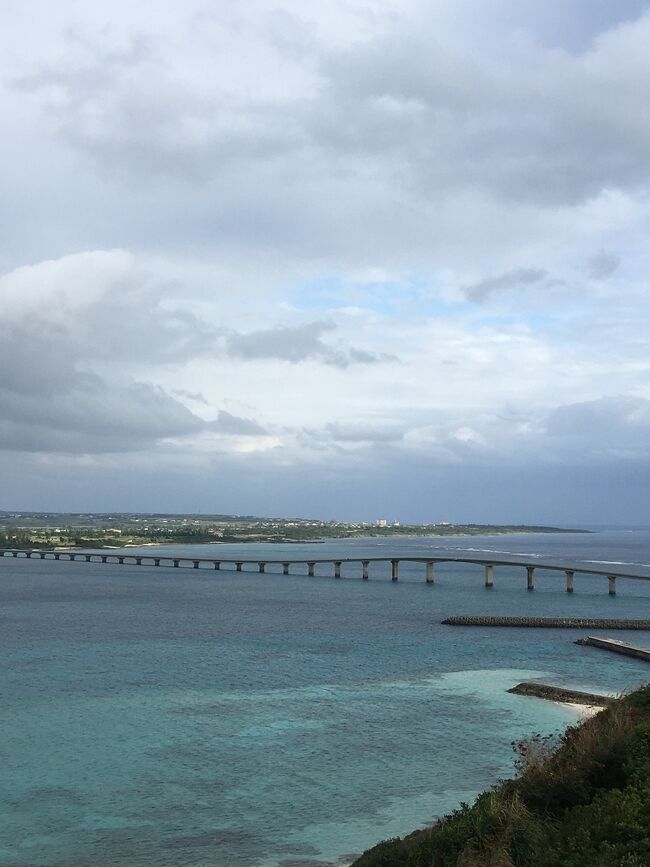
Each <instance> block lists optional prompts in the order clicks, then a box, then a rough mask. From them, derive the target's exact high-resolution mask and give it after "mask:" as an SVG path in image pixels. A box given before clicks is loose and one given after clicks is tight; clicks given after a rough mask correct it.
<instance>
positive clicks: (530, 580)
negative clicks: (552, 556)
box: [526, 566, 535, 590]
mask: <svg viewBox="0 0 650 867" xmlns="http://www.w3.org/2000/svg"><path fill="white" fill-rule="evenodd" d="M526 580H527V587H528V590H534V589H535V567H534V566H526Z"/></svg>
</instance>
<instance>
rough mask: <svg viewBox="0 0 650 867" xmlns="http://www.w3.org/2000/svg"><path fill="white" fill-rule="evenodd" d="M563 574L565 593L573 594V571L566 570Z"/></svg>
mask: <svg viewBox="0 0 650 867" xmlns="http://www.w3.org/2000/svg"><path fill="white" fill-rule="evenodd" d="M564 574H565V575H566V592H567V593H573V570H572V569H567V570H566V572H565V573H564Z"/></svg>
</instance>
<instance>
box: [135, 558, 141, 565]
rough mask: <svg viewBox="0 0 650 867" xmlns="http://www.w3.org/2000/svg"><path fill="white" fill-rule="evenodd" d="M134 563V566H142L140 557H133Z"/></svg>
mask: <svg viewBox="0 0 650 867" xmlns="http://www.w3.org/2000/svg"><path fill="white" fill-rule="evenodd" d="M135 565H136V566H142V557H136V558H135Z"/></svg>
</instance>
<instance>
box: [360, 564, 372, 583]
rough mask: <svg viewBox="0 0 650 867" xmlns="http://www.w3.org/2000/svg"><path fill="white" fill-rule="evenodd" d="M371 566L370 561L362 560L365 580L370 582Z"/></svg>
mask: <svg viewBox="0 0 650 867" xmlns="http://www.w3.org/2000/svg"><path fill="white" fill-rule="evenodd" d="M369 565H370V560H362V561H361V566H362V567H363V580H364V581H367V580H368V566H369Z"/></svg>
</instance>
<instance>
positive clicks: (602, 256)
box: [587, 250, 621, 280]
mask: <svg viewBox="0 0 650 867" xmlns="http://www.w3.org/2000/svg"><path fill="white" fill-rule="evenodd" d="M620 264H621V257H620V256H618V255H617V254H616V253H610V252H608V251H607V250H599V251H598V252H597V253H594V255H593V256H592V257H591V259H590V260H589V261H588V262H587V275H588V276H589V277H591V278H592V280H604V279H605V278H606V277H610V276H611V275H612V274H613V273H614V271H616V270H617V268H618V266H619V265H620Z"/></svg>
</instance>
